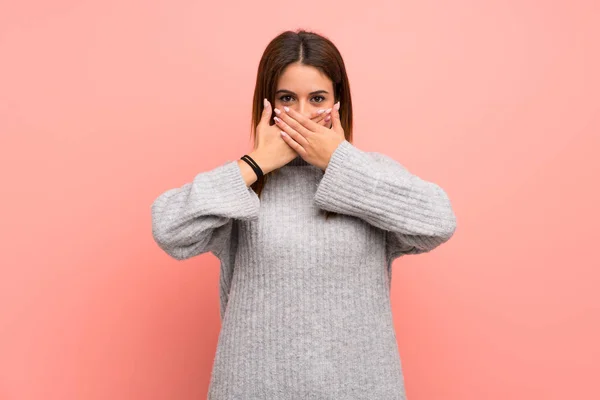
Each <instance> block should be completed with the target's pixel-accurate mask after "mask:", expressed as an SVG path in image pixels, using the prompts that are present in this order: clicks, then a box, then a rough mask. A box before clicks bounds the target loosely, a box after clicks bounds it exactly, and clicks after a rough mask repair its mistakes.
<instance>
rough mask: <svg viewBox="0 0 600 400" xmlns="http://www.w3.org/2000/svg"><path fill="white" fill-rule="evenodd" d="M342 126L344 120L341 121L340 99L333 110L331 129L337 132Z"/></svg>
mask: <svg viewBox="0 0 600 400" xmlns="http://www.w3.org/2000/svg"><path fill="white" fill-rule="evenodd" d="M341 127H342V122H341V121H340V102H339V101H338V102H337V103H335V105H334V106H333V110H331V129H333V130H334V131H336V132H339V130H340V129H341Z"/></svg>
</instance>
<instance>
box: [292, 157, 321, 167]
mask: <svg viewBox="0 0 600 400" xmlns="http://www.w3.org/2000/svg"><path fill="white" fill-rule="evenodd" d="M285 166H286V167H304V166H313V165H312V164H311V163H309V162H306V161H305V160H304V159H303V158H302V157H300V156H298V157H296V158H294V159H293V160H292V161H290V162H289V163H287V164H285ZM315 168H316V167H315Z"/></svg>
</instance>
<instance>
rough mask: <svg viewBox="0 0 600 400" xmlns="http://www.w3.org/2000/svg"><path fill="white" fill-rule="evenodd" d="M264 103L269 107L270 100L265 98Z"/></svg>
mask: <svg viewBox="0 0 600 400" xmlns="http://www.w3.org/2000/svg"><path fill="white" fill-rule="evenodd" d="M263 104H264V105H265V108H269V100H267V99H265V100H264V101H263Z"/></svg>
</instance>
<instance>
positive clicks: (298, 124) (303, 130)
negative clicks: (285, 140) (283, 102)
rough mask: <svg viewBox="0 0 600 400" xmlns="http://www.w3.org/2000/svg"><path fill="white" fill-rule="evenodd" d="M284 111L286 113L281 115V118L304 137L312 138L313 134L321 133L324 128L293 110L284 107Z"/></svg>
mask: <svg viewBox="0 0 600 400" xmlns="http://www.w3.org/2000/svg"><path fill="white" fill-rule="evenodd" d="M283 109H284V110H285V113H281V115H280V118H281V119H282V120H283V121H284V122H285V123H286V124H288V125H289V126H290V127H291V128H292V129H294V130H295V131H296V132H298V133H300V134H301V135H302V136H310V135H311V134H314V133H317V132H320V130H321V129H322V128H323V127H322V125H319V124H317V123H316V122H314V121H312V120H311V119H310V118H307V117H305V116H304V115H302V114H300V113H299V112H297V111H296V110H294V109H293V108H290V107H284V108H283ZM292 138H293V136H292Z"/></svg>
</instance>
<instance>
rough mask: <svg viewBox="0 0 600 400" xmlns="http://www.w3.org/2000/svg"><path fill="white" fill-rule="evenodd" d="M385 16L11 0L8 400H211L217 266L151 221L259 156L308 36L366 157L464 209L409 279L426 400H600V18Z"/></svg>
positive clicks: (5, 181) (518, 9) (5, 149)
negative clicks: (280, 51) (164, 203)
mask: <svg viewBox="0 0 600 400" xmlns="http://www.w3.org/2000/svg"><path fill="white" fill-rule="evenodd" d="M558 3H562V4H558ZM368 5H369V6H368V7H366V6H365V5H362V4H361V2H358V3H357V4H352V2H346V1H343V2H342V1H339V2H335V1H329V2H316V3H311V2H300V3H296V2H256V1H253V2H246V1H237V2H235V4H231V2H204V1H202V2H201V1H166V0H163V1H139V0H138V1H131V0H130V1H116V0H110V1H94V2H93V1H58V0H56V1H52V2H42V1H10V2H9V1H4V2H2V3H1V4H0V55H1V56H0V57H1V59H2V61H1V62H0V134H1V136H0V149H1V150H0V151H1V157H0V171H1V172H0V173H1V174H2V186H1V189H0V190H1V191H2V192H1V194H2V196H1V199H2V205H1V207H0V220H1V221H2V229H1V235H2V237H1V243H2V255H1V256H0V265H1V276H0V399H2V400H13V399H61V400H64V399H144V400H145V399H200V398H205V397H206V391H207V387H208V383H209V379H210V369H211V366H212V361H213V356H214V354H215V349H216V343H217V337H218V333H219V329H220V321H219V314H218V292H217V290H218V260H217V259H216V258H215V257H214V256H212V255H210V254H205V255H202V256H199V257H197V258H192V259H190V260H186V261H184V262H177V261H175V260H173V259H170V258H169V257H168V256H167V255H166V254H164V253H163V252H162V251H161V250H160V249H159V248H158V247H157V245H156V244H155V243H154V242H153V239H152V236H151V220H150V205H151V203H152V201H153V200H154V199H155V198H156V196H158V195H159V194H160V193H162V192H163V191H165V190H167V189H169V188H172V187H178V186H180V185H183V184H184V183H186V182H189V181H191V179H192V178H193V177H194V176H195V175H196V174H197V173H199V172H201V171H206V170H208V169H211V168H214V167H216V166H217V165H220V164H222V163H224V162H225V161H226V160H234V159H237V158H239V157H240V156H241V155H242V154H244V153H245V152H246V151H247V150H248V149H249V148H250V146H251V142H250V139H249V119H250V111H251V98H252V91H253V89H254V82H255V81H254V80H255V77H256V75H255V74H256V68H257V65H258V61H259V59H260V56H261V54H262V51H263V50H264V48H265V46H266V45H267V43H268V42H269V41H270V40H271V39H272V38H273V37H274V36H276V35H277V34H278V33H280V32H281V31H283V30H286V29H296V28H300V27H303V28H308V29H314V30H316V31H317V32H320V33H322V34H325V35H326V36H328V37H329V38H331V39H332V40H333V41H334V43H336V45H337V46H338V47H339V49H340V51H341V52H342V55H343V57H344V59H345V62H346V65H347V69H348V73H349V76H350V83H351V87H352V90H353V92H352V94H353V96H354V97H353V99H354V105H355V120H356V126H355V145H356V146H357V147H359V148H361V149H363V150H369V151H380V152H383V153H386V154H388V155H390V156H392V157H394V158H395V159H397V160H398V161H399V162H401V163H402V164H404V165H405V166H407V167H408V168H409V170H411V171H412V172H413V173H415V174H417V175H419V176H421V177H422V178H424V179H427V180H430V181H434V182H436V183H438V184H439V185H441V186H442V187H443V188H444V189H445V190H446V191H447V193H448V194H449V196H450V198H451V200H452V201H453V206H454V209H455V212H456V214H457V218H458V228H457V231H456V234H455V236H454V237H453V238H452V239H451V241H450V242H448V243H447V244H445V245H443V246H442V247H440V248H439V249H437V250H434V251H433V252H431V253H428V254H424V255H421V256H408V257H404V258H400V259H398V260H397V261H396V262H395V264H394V271H395V272H394V279H393V283H392V286H393V287H392V292H393V310H394V317H395V327H396V331H397V337H398V346H399V350H400V353H401V356H402V361H403V366H404V373H405V379H406V388H407V393H408V398H409V399H410V400H419V399H445V400H451V399H461V400H476V399H477V400H480V399H488V400H494V399H545V400H550V399H578V400H583V399H598V398H600V389H599V388H598V383H597V380H598V372H599V370H600V367H599V365H598V356H599V355H600V344H599V340H598V338H599V337H600V313H599V311H598V310H600V296H599V294H598V286H599V283H600V272H599V271H600V268H599V267H600V262H599V257H598V256H597V255H596V250H597V248H598V247H597V246H598V244H597V243H596V241H597V239H598V238H599V236H600V234H599V228H598V226H599V225H598V223H599V222H600V218H599V214H600V213H599V212H598V203H599V201H600V190H599V189H598V182H599V181H600V179H599V172H600V161H599V158H600V156H599V155H598V151H599V150H600V135H599V133H600V113H599V112H600V106H599V104H600V102H599V92H600V79H599V74H598V71H600V56H599V54H600V49H599V45H598V42H599V41H598V38H600V28H599V27H598V21H599V16H600V6H599V3H598V2H595V1H592V0H590V1H569V2H567V1H562V2H547V1H531V0H529V1H500V0H493V1H485V2H482V1H477V0H468V1H467V0H463V1H455V2H445V1H420V2H412V1H411V2H409V1H376V0H372V1H369V2H368Z"/></svg>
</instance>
